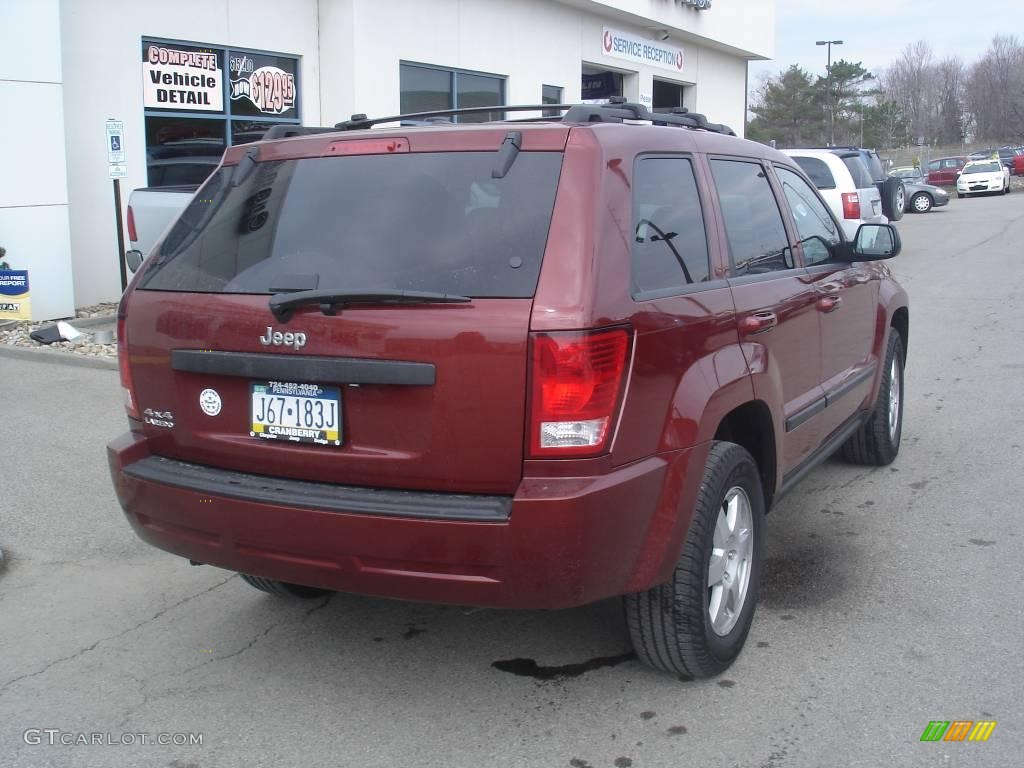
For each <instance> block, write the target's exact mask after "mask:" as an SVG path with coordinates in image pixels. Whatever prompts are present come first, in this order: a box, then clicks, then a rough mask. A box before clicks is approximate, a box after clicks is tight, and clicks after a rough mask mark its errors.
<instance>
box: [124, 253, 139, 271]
mask: <svg viewBox="0 0 1024 768" xmlns="http://www.w3.org/2000/svg"><path fill="white" fill-rule="evenodd" d="M142 258H143V256H142V251H137V250H135V249H134V248H133V249H132V250H130V251H125V253H124V261H125V263H126V264H127V265H128V269H130V270H131V271H132V272H138V271H139V267H141V266H142Z"/></svg>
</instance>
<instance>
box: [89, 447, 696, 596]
mask: <svg viewBox="0 0 1024 768" xmlns="http://www.w3.org/2000/svg"><path fill="white" fill-rule="evenodd" d="M705 452H706V447H704V448H703V449H702V448H701V447H697V448H691V449H687V450H684V451H676V452H672V453H668V454H662V455H659V456H654V457H650V458H648V459H645V460H643V461H640V462H637V463H635V464H631V465H629V466H626V467H622V468H618V469H616V470H614V471H612V472H610V473H608V474H604V475H600V476H595V477H577V478H562V477H558V478H551V477H535V478H531V477H527V478H524V479H523V480H522V482H521V483H520V486H519V488H518V490H517V491H516V494H515V496H514V497H511V498H510V499H507V498H506V499H502V498H501V497H468V498H469V499H470V500H471V501H470V502H469V504H470V506H471V507H472V508H473V509H475V510H480V509H491V510H492V511H493V510H501V512H500V513H499V514H502V515H503V516H504V519H502V518H500V517H494V516H492V517H490V518H478V519H467V518H466V517H465V516H464V515H463V516H461V517H460V518H459V519H450V518H446V519H439V518H438V515H437V514H436V513H435V514H433V516H430V515H426V516H416V517H411V516H408V517H407V516H402V515H403V512H402V511H401V507H392V508H391V509H390V511H389V510H387V509H385V510H384V511H381V510H376V511H375V513H373V514H369V513H365V512H350V511H345V510H344V509H341V508H340V506H339V505H341V506H343V505H344V503H345V502H337V501H332V502H330V503H324V502H323V499H324V498H325V497H324V496H321V497H320V500H318V499H317V495H316V494H312V495H306V496H303V497H301V498H299V497H295V498H296V501H294V502H293V503H292V504H285V503H283V500H282V498H281V497H280V496H278V497H276V498H275V497H273V496H266V497H265V498H264V500H257V499H256V498H255V497H253V496H252V495H251V494H244V493H237V494H230V493H229V492H223V491H218V488H217V485H216V484H215V483H214V484H211V483H200V484H198V485H196V486H195V487H186V486H188V485H189V482H188V481H183V480H181V476H180V475H179V476H178V479H177V480H174V479H173V478H168V477H163V478H161V477H160V476H159V472H156V473H154V472H153V471H152V468H153V467H154V466H155V463H154V462H153V461H152V460H150V451H149V447H148V444H147V441H146V439H145V438H144V437H142V436H139V435H135V434H132V433H128V434H125V435H123V436H121V437H120V438H118V439H116V440H115V441H113V442H112V443H111V444H110V445H109V446H107V454H108V459H109V463H110V470H111V475H112V478H113V480H114V485H115V489H116V492H117V496H118V500H119V501H120V503H121V506H122V508H123V509H124V511H125V514H126V516H127V518H128V520H129V522H130V523H131V525H132V527H133V528H134V530H135V532H136V533H137V534H138V535H139V536H140V537H141V538H142V539H143V540H145V541H147V542H148V543H150V544H152V545H154V546H156V547H159V548H161V549H164V550H166V551H168V552H172V553H174V554H177V555H180V556H182V557H186V558H189V559H191V560H196V561H198V562H202V563H207V564H209V565H215V566H219V567H221V568H227V569H229V570H233V571H239V572H242V573H251V574H254V575H257V576H264V577H268V578H273V579H280V580H282V581H288V582H292V583H296V584H305V585H309V586H317V587H323V588H326V589H332V590H337V591H341V592H354V593H362V594H369V595H378V596H382V597H391V598H398V599H404V600H421V601H428V602H441V603H450V604H459V605H479V606H490V607H501V608H562V607H569V606H574V605H582V604H585V603H589V602H593V601H595V600H599V599H602V598H605V597H610V596H613V595H619V594H624V593H627V592H634V591H639V590H642V589H646V588H648V587H650V586H652V585H653V584H656V583H659V582H660V581H663V580H665V579H667V578H668V576H669V575H670V573H671V569H672V567H673V565H674V562H675V559H676V556H677V554H678V548H679V547H680V546H681V542H682V538H683V536H685V533H686V529H687V528H688V526H689V519H690V513H689V510H690V509H692V502H691V503H690V504H687V503H685V502H684V501H683V499H685V498H690V499H692V498H693V497H694V496H695V494H696V482H695V481H693V480H692V478H691V477H690V476H691V475H692V474H693V473H690V472H687V471H686V470H687V466H688V464H689V463H690V461H691V460H693V461H702V459H701V457H702V455H703V453H705ZM179 464H180V462H179ZM184 466H185V467H186V468H187V467H193V466H194V465H184ZM696 466H702V464H696ZM147 468H148V469H147ZM165 468H166V467H165ZM196 469H197V470H198V471H199V473H198V475H197V476H203V477H206V478H211V477H216V476H217V475H218V474H220V473H222V471H221V470H215V469H211V468H202V467H197V468H196ZM140 470H141V471H140ZM172 470H173V468H172ZM186 474H187V472H186ZM697 474H699V472H698V473H697ZM223 475H237V473H229V472H223ZM243 477H244V476H243ZM235 479H236V480H237V477H236V478H235ZM264 480H268V479H267V478H264ZM268 484H269V485H275V484H274V483H273V482H269V483H268ZM305 485H309V486H319V488H320V490H321V492H323V491H330V489H331V486H329V485H321V484H313V483H307V484H305ZM286 486H287V482H286V483H285V484H283V485H282V486H281V487H282V488H286ZM347 490H349V491H351V490H352V489H347ZM370 493H372V492H370ZM240 496H247V497H246V498H240ZM338 496H339V498H344V493H341V494H339V495H338ZM444 496H445V495H444V494H436V493H425V494H409V497H410V498H408V499H406V501H412V502H414V503H419V502H424V503H426V505H427V507H428V508H430V509H433V510H436V509H437V508H438V505H439V504H441V503H443V497H444ZM412 497H416V498H412ZM354 498H355V499H356V500H355V501H354V502H353V503H352V506H353V507H355V508H359V509H366V507H365V506H364V507H359V502H360V499H359V498H358V496H357V497H354ZM451 498H452V499H453V500H456V501H457V500H463V503H467V502H465V500H466V499H467V497H465V496H459V495H454V494H453V495H452V497H451ZM400 501H401V500H400ZM427 502H429V503H427ZM475 502H483V506H480V505H479V504H476V503H475ZM488 505H490V506H488ZM503 505H505V506H503ZM455 506H458V504H456V505H455ZM324 507H329V509H325V508H324ZM396 509H397V510H398V511H397V513H396ZM407 509H408V508H407ZM681 509H682V510H686V511H685V513H684V514H680V510H681ZM405 514H412V513H411V512H407V513H405ZM472 514H476V512H474V513H472Z"/></svg>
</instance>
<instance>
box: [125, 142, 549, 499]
mask: <svg viewBox="0 0 1024 768" xmlns="http://www.w3.org/2000/svg"><path fill="white" fill-rule="evenodd" d="M525 130H526V129H525V128H524V131H525ZM373 133H376V132H373ZM503 136H504V130H500V131H491V132H489V133H488V134H487V136H486V138H487V139H488V141H489V142H490V143H491V144H492V145H493V148H492V149H488V150H486V151H478V150H477V148H474V149H473V150H472V151H451V152H441V151H432V152H410V151H409V142H408V141H407V140H405V139H395V140H387V141H378V140H376V139H372V140H370V139H366V138H358V137H357V138H355V139H352V140H349V139H347V138H346V139H339V140H337V141H334V140H333V139H332V141H333V142H334V143H332V144H331V145H330V147H329V151H328V152H327V155H325V156H323V157H320V156H315V157H308V156H306V155H303V154H301V153H300V156H299V157H295V158H288V157H285V158H283V159H282V157H281V153H282V152H284V150H285V149H287V148H288V147H290V146H291V147H292V148H294V146H298V145H289V144H288V141H287V140H286V141H284V142H279V143H277V144H274V143H271V144H268V145H264V146H262V147H256V149H254V150H247V152H251V153H256V152H258V156H259V157H267V158H269V159H268V160H266V161H262V160H261V161H259V162H253V161H252V155H251V154H247V155H246V160H245V162H242V163H240V164H239V165H237V166H234V167H230V166H225V167H222V168H220V169H218V171H217V172H216V173H215V174H214V175H213V176H212V177H211V178H210V179H209V180H208V181H207V183H206V184H205V185H204V187H203V188H202V189H201V190H200V191H199V192H198V193H197V194H196V196H195V198H194V199H193V201H192V202H191V203H190V204H189V206H188V208H187V209H186V211H185V212H184V213H183V214H182V216H181V217H180V218H179V219H178V221H177V222H176V223H175V225H174V227H173V228H172V229H171V231H170V232H169V233H168V234H167V236H166V237H165V238H164V240H163V242H162V243H161V244H160V245H159V246H158V247H157V249H156V250H155V252H154V254H153V256H152V257H151V258H150V259H148V260H147V265H146V267H145V271H144V272H143V273H142V274H141V275H140V277H139V279H138V280H137V285H136V287H135V288H134V289H132V290H131V292H130V293H129V294H128V295H127V297H126V302H125V307H126V320H125V324H126V328H125V330H126V333H125V339H126V341H125V345H126V349H127V354H128V360H129V368H130V370H131V375H132V383H133V386H134V389H135V400H136V402H137V404H138V407H139V409H140V410H145V409H147V408H148V409H150V410H151V412H152V413H153V414H164V415H163V416H159V415H158V416H151V417H150V419H149V421H148V423H146V424H145V426H144V428H145V430H146V434H147V435H149V436H150V437H151V440H152V446H153V449H154V451H156V452H157V453H159V454H161V455H164V456H169V457H173V458H177V459H181V460H183V461H190V462H195V463H199V464H207V465H211V466H217V467H224V468H228V469H234V470H238V471H243V472H250V473H258V474H262V475H271V476H280V477H288V478H295V479H301V480H314V481H320V482H335V483H342V484H349V485H363V486H372V487H392V488H409V489H423V490H444V491H464V492H481V493H512V492H514V491H515V489H516V486H517V484H518V482H519V480H520V478H521V475H522V458H523V432H524V422H525V413H524V412H525V405H526V368H527V343H528V326H529V320H530V313H531V307H532V304H533V296H534V293H535V292H536V289H537V281H538V276H539V274H540V268H541V263H542V260H543V257H544V251H545V248H546V243H547V232H548V227H549V225H550V221H551V215H552V210H553V207H554V198H555V192H556V189H557V187H558V179H559V174H560V171H561V161H562V154H561V152H554V151H527V150H526V149H523V150H522V151H520V152H518V153H515V152H513V153H511V156H509V155H508V154H507V153H506V154H502V153H500V152H498V148H499V146H500V145H501V141H502V139H503ZM477 143H478V144H479V141H478V142H477ZM528 143H529V142H527V141H526V140H525V139H524V141H523V145H524V147H525V146H526V145H527V144H528ZM255 146H256V145H254V147H255ZM339 147H340V149H339ZM381 153H382V154H381ZM496 169H499V170H500V173H499V172H498V171H496ZM324 292H328V293H331V294H332V295H336V294H337V293H338V292H343V293H344V294H345V295H346V296H347V297H348V298H347V299H346V302H348V303H344V304H340V305H337V306H335V305H331V304H329V303H323V302H322V301H321V300H320V299H315V300H313V299H312V297H311V296H310V294H312V295H314V296H318V297H322V296H323V294H324ZM388 292H390V295H394V294H396V293H398V294H401V295H402V296H403V297H405V298H410V297H412V296H413V294H415V297H416V298H415V301H418V302H420V303H415V304H406V305H396V304H387V303H386V300H379V297H380V296H381V295H385V294H388ZM274 295H279V296H287V297H290V298H291V299H292V300H295V301H300V303H301V301H306V299H310V301H306V303H301V305H300V306H298V307H297V308H296V310H295V312H294V316H292V317H286V316H285V315H283V314H281V313H279V317H280V318H283V319H278V318H276V317H275V315H274V314H273V313H272V312H271V311H270V306H269V303H270V299H271V298H272V296H274ZM428 295H429V296H430V297H433V298H432V299H425V298H424V297H426V296H428ZM439 295H440V296H442V297H449V296H450V297H454V298H455V299H457V300H458V301H459V302H462V303H438V302H437V300H436V299H437V297H438V296H439ZM357 297H361V298H357ZM168 413H170V414H171V417H170V418H168V417H166V414H168Z"/></svg>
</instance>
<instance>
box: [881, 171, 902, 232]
mask: <svg viewBox="0 0 1024 768" xmlns="http://www.w3.org/2000/svg"><path fill="white" fill-rule="evenodd" d="M900 201H902V205H901V204H900ZM906 207H907V188H906V186H905V185H904V184H903V182H902V181H901V180H900V179H897V178H896V177H895V176H890V177H889V178H887V179H886V180H885V181H884V182H883V183H882V213H884V214H885V215H886V217H887V218H888V219H889V221H899V220H900V219H902V218H903V211H904V210H905V209H906Z"/></svg>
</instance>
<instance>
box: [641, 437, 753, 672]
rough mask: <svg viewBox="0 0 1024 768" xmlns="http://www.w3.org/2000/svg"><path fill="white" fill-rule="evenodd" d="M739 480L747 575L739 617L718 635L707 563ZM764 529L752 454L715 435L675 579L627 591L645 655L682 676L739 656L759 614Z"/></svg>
mask: <svg viewBox="0 0 1024 768" xmlns="http://www.w3.org/2000/svg"><path fill="white" fill-rule="evenodd" d="M735 488H740V489H742V491H743V492H744V494H745V498H746V500H747V501H748V502H749V511H750V523H751V524H750V528H749V533H748V535H749V537H750V550H749V553H750V554H749V558H748V560H747V566H746V572H747V573H748V574H749V577H748V581H747V588H746V594H745V597H744V598H743V600H742V602H741V604H740V608H739V610H738V611H737V612H736V613H735V616H736V618H735V623H734V624H733V625H732V627H731V629H728V631H726V632H725V633H724V634H722V635H719V634H718V633H717V632H716V631H715V630H714V628H713V626H712V618H711V613H710V609H709V593H710V590H711V587H710V586H709V584H708V581H709V578H708V569H709V566H710V564H711V555H712V548H713V544H714V537H715V527H716V525H717V523H718V518H719V514H720V511H721V510H722V508H723V505H724V503H725V501H726V495H727V494H728V493H735V491H734V490H733V489H735ZM763 529H764V493H763V491H762V488H761V479H760V475H759V474H758V471H757V465H756V464H755V463H754V459H753V458H752V457H751V455H750V454H749V453H748V452H747V450H746V449H745V448H743V447H742V446H739V445H736V444H735V443H726V442H717V441H716V442H714V443H712V444H711V450H710V452H709V453H708V460H707V463H706V464H705V467H704V476H703V479H702V481H701V486H700V491H699V493H698V496H697V503H696V506H695V508H694V510H693V519H692V521H691V523H690V530H689V531H688V532H687V535H686V541H685V542H684V544H683V552H682V554H681V555H680V557H679V562H678V563H677V564H676V568H675V571H674V572H673V574H672V578H671V580H669V582H668V583H666V584H661V585H659V586H656V587H653V588H652V589H649V590H647V591H646V592H639V593H636V594H632V595H626V596H625V597H624V598H623V607H624V610H625V614H626V624H627V625H628V627H629V634H630V638H631V639H632V642H633V648H634V649H635V650H636V655H637V657H638V658H639V659H640V661H642V662H643V663H644V664H647V665H648V666H651V667H654V668H655V669H660V670H663V671H665V672H670V673H672V674H674V675H678V676H681V677H684V678H697V677H710V676H712V675H717V674H719V673H721V672H723V671H724V670H726V669H727V668H728V667H729V665H730V664H732V663H733V661H734V660H735V659H736V657H737V656H738V655H739V653H740V651H741V650H742V649H743V644H744V642H745V641H746V639H747V632H749V631H750V623H751V622H752V621H753V618H754V607H755V605H756V603H757V591H758V587H759V585H760V581H761V561H762V541H763ZM744 540H745V539H744ZM740 546H742V545H740ZM729 562H732V560H731V558H730V560H729ZM731 615H733V614H728V616H731ZM723 629H725V627H723Z"/></svg>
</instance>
